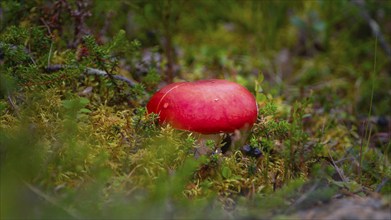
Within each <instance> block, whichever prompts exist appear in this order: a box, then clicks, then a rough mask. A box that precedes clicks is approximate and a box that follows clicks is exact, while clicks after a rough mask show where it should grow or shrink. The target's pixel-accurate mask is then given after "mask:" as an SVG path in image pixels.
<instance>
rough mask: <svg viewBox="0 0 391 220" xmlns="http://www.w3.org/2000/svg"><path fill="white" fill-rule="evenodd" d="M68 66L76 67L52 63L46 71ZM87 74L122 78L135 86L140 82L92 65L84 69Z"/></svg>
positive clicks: (121, 79)
mask: <svg viewBox="0 0 391 220" xmlns="http://www.w3.org/2000/svg"><path fill="white" fill-rule="evenodd" d="M66 68H76V67H75V66H69V65H61V64H55V65H51V66H48V67H46V69H45V70H46V71H47V72H49V73H52V72H57V71H60V70H63V69H66ZM84 73H85V74H88V75H97V76H107V77H109V76H110V77H111V78H113V79H116V80H120V81H123V82H125V83H126V84H128V85H129V86H130V87H135V86H136V85H137V84H138V83H137V82H135V81H134V80H131V79H129V78H126V77H125V76H121V75H114V74H108V73H107V72H106V71H103V70H100V69H95V68H90V67H87V68H86V69H85V71H84Z"/></svg>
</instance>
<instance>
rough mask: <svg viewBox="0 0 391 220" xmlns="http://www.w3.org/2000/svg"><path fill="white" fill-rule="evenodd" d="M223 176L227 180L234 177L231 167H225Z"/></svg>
mask: <svg viewBox="0 0 391 220" xmlns="http://www.w3.org/2000/svg"><path fill="white" fill-rule="evenodd" d="M221 174H222V175H223V177H224V178H225V179H228V178H230V177H231V176H232V171H231V169H230V168H229V167H223V169H222V172H221Z"/></svg>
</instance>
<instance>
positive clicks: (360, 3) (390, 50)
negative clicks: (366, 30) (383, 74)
mask: <svg viewBox="0 0 391 220" xmlns="http://www.w3.org/2000/svg"><path fill="white" fill-rule="evenodd" d="M351 2H352V3H353V4H354V5H356V6H357V7H358V8H359V9H360V11H361V16H362V17H363V18H364V19H365V21H366V22H367V23H368V25H369V27H370V28H371V30H372V34H373V35H374V36H375V37H376V38H378V39H379V43H380V46H381V48H382V49H383V50H384V52H385V53H386V54H387V56H389V57H391V47H390V46H389V45H388V44H387V42H386V39H385V38H384V35H383V33H382V32H381V30H380V26H379V24H378V23H377V22H376V21H375V20H374V19H373V18H372V17H371V16H370V15H369V12H368V10H367V9H366V8H365V0H352V1H351Z"/></svg>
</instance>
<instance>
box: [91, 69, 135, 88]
mask: <svg viewBox="0 0 391 220" xmlns="http://www.w3.org/2000/svg"><path fill="white" fill-rule="evenodd" d="M85 73H86V74H89V75H98V76H109V75H110V76H111V77H112V78H113V79H117V80H120V81H123V82H126V83H127V84H128V85H129V86H130V87H134V86H136V85H137V83H136V82H135V81H133V80H131V79H128V78H126V77H125V76H121V75H113V74H108V73H107V72H106V71H103V70H100V69H94V68H90V67H87V68H86V71H85Z"/></svg>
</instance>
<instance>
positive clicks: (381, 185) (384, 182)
mask: <svg viewBox="0 0 391 220" xmlns="http://www.w3.org/2000/svg"><path fill="white" fill-rule="evenodd" d="M389 180H390V179H389V178H384V179H383V180H382V182H381V183H380V184H379V185H378V186H377V187H376V190H375V192H377V193H378V192H380V191H381V189H382V188H383V187H384V186H385V185H386V184H387V182H388V181H389Z"/></svg>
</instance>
